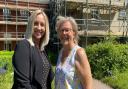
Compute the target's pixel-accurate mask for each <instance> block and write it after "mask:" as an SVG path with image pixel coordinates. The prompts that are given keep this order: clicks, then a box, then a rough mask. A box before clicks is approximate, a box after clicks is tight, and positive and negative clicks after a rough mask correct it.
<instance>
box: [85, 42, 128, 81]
mask: <svg viewBox="0 0 128 89" xmlns="http://www.w3.org/2000/svg"><path fill="white" fill-rule="evenodd" d="M86 52H87V56H88V59H89V62H90V65H91V69H92V74H93V77H95V78H98V79H101V78H104V77H105V76H111V75H113V74H114V71H120V72H122V71H123V70H125V69H127V68H128V44H118V43H116V42H114V41H105V42H100V43H97V44H94V45H90V46H88V47H87V48H86Z"/></svg>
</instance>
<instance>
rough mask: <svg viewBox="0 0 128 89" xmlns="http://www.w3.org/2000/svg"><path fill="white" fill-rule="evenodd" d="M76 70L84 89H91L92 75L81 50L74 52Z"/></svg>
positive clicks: (84, 54)
mask: <svg viewBox="0 0 128 89" xmlns="http://www.w3.org/2000/svg"><path fill="white" fill-rule="evenodd" d="M75 65H76V69H77V73H78V76H79V77H80V80H81V83H82V86H83V88H84V89H92V75H91V69H90V64H89V62H88V58H87V55H86V53H85V50H84V49H83V48H79V49H78V50H77V52H76V61H75Z"/></svg>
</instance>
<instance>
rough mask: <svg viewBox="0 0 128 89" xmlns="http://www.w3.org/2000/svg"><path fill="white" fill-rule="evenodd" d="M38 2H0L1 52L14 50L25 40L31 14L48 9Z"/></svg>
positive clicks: (29, 0) (9, 0) (25, 0)
mask: <svg viewBox="0 0 128 89" xmlns="http://www.w3.org/2000/svg"><path fill="white" fill-rule="evenodd" d="M37 2H38V0H24V1H23V0H0V27H1V28H0V50H13V49H14V47H15V44H16V43H17V41H19V40H22V39H24V33H25V30H26V26H27V21H28V17H29V16H30V14H31V12H32V11H34V10H36V9H39V8H43V9H47V8H48V3H37Z"/></svg>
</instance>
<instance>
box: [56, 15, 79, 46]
mask: <svg viewBox="0 0 128 89" xmlns="http://www.w3.org/2000/svg"><path fill="white" fill-rule="evenodd" d="M66 21H68V22H70V23H71V25H72V30H73V31H74V32H75V38H74V42H75V43H76V44H78V40H79V36H78V25H77V23H76V21H75V19H74V18H73V17H63V16H58V17H57V22H56V31H57V33H58V31H59V30H60V27H61V25H62V24H63V23H65V22H66Z"/></svg>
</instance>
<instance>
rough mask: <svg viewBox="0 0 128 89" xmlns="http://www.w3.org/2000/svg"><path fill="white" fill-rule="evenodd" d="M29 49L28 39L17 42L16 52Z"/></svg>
mask: <svg viewBox="0 0 128 89" xmlns="http://www.w3.org/2000/svg"><path fill="white" fill-rule="evenodd" d="M28 47H29V42H28V41H27V40H26V39H23V40H20V41H18V42H17V44H16V47H15V50H16V49H24V50H25V49H27V48H28Z"/></svg>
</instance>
